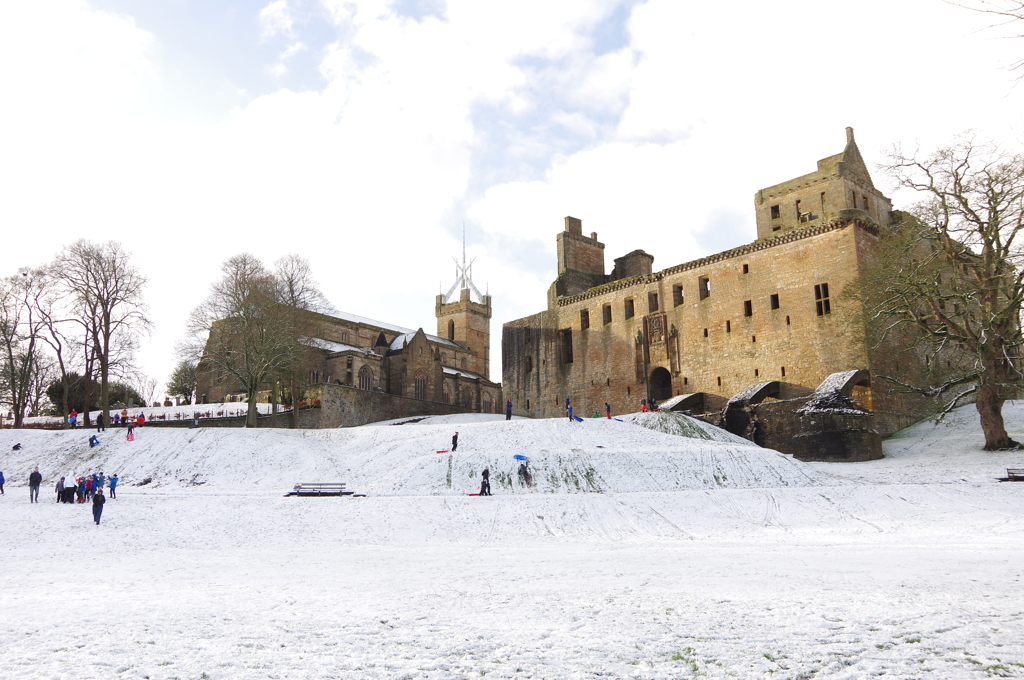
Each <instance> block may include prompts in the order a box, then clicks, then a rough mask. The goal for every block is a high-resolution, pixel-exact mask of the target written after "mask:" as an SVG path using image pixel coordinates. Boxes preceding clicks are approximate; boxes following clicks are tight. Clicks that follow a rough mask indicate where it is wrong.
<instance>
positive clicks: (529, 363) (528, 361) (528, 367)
mask: <svg viewBox="0 0 1024 680" xmlns="http://www.w3.org/2000/svg"><path fill="white" fill-rule="evenodd" d="M532 371H533V357H531V356H529V355H527V356H526V372H527V373H530V372H532Z"/></svg>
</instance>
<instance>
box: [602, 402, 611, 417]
mask: <svg viewBox="0 0 1024 680" xmlns="http://www.w3.org/2000/svg"><path fill="white" fill-rule="evenodd" d="M604 414H605V415H606V416H608V420H611V419H612V406H611V404H609V403H608V402H607V401H606V402H604Z"/></svg>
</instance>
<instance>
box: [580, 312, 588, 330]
mask: <svg viewBox="0 0 1024 680" xmlns="http://www.w3.org/2000/svg"><path fill="white" fill-rule="evenodd" d="M588 328H590V312H588V311H587V310H585V309H581V310H580V329H581V330H587V329H588Z"/></svg>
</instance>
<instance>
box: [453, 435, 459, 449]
mask: <svg viewBox="0 0 1024 680" xmlns="http://www.w3.org/2000/svg"><path fill="white" fill-rule="evenodd" d="M458 448H459V433H458V432H456V433H455V434H453V435H452V452H454V451H455V450H456V449H458Z"/></svg>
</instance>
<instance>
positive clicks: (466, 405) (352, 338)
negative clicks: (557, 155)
mask: <svg viewBox="0 0 1024 680" xmlns="http://www.w3.org/2000/svg"><path fill="white" fill-rule="evenodd" d="M434 313H435V315H436V317H437V335H430V334H428V333H425V332H424V330H423V329H422V328H420V329H417V330H413V329H410V328H405V327H402V326H398V325H395V324H391V323H386V322H383V321H375V320H373V319H367V318H364V317H361V316H356V315H354V314H347V313H344V312H338V313H336V314H333V315H326V314H312V313H311V317H312V319H313V320H314V322H315V323H314V324H313V325H314V326H315V327H316V329H317V331H316V335H315V336H314V337H307V338H303V339H302V343H303V344H305V345H306V346H307V347H309V348H310V350H311V351H310V352H309V353H308V357H307V359H306V369H305V371H304V378H305V380H304V384H303V385H301V387H300V389H299V390H298V392H299V394H298V397H299V399H300V400H302V401H304V402H306V403H307V404H313V403H316V404H318V406H320V408H321V411H322V412H321V413H320V414H318V416H317V417H316V418H314V419H312V420H311V419H309V418H307V419H305V421H304V422H303V426H304V427H337V426H339V425H360V424H363V423H367V422H374V421H377V420H384V419H388V418H399V417H407V416H415V415H435V414H443V413H465V412H471V413H502V412H503V411H504V402H503V400H502V391H501V384H500V383H495V382H492V381H491V380H490V320H491V296H490V295H484V294H481V293H480V291H479V290H478V289H477V288H476V286H475V285H474V284H473V281H472V279H471V277H470V274H469V266H468V265H467V264H466V262H465V257H463V262H462V264H461V265H459V272H458V276H457V277H456V282H455V285H453V286H452V289H451V290H449V291H448V293H447V294H446V295H438V296H437V298H436V302H435V306H434ZM240 391H241V390H240V388H239V386H238V385H237V384H235V383H234V382H233V381H232V380H230V378H229V377H226V376H224V375H223V374H220V375H218V374H216V373H214V372H211V371H200V376H199V380H198V385H197V388H196V394H197V395H199V398H200V400H201V401H205V402H219V401H232V400H235V399H239V398H240V399H244V394H238V393H239V392H240ZM270 399H271V396H270V385H269V384H268V385H267V386H266V391H265V392H263V393H261V395H260V401H269V400H270Z"/></svg>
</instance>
